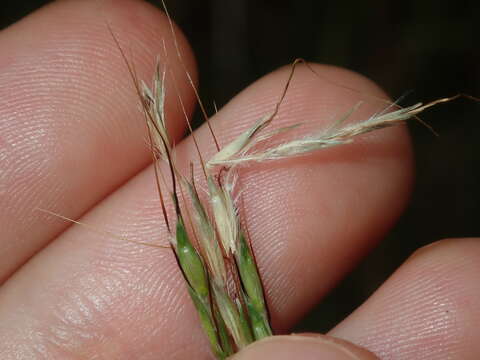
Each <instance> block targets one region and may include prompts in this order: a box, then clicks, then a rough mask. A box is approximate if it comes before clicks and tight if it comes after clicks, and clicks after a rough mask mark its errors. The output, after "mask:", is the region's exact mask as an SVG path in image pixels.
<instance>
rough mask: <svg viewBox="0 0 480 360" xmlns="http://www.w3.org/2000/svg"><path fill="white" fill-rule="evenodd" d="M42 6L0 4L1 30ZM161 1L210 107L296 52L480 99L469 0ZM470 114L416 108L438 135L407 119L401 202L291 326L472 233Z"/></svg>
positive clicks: (395, 83) (390, 81)
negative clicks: (408, 158) (186, 45)
mask: <svg viewBox="0 0 480 360" xmlns="http://www.w3.org/2000/svg"><path fill="white" fill-rule="evenodd" d="M79 1H81V0H79ZM151 2H152V3H158V1H157V2H156V1H154V0H152V1H151ZM45 3H47V1H42V0H36V1H34V0H30V1H27V0H22V1H13V0H7V1H5V0H3V1H2V4H1V6H0V28H3V27H5V26H8V24H10V23H12V22H14V21H16V20H17V19H19V18H21V17H23V16H25V15H26V14H28V13H29V12H31V11H33V10H34V9H36V8H38V7H40V6H42V5H43V4H45ZM167 6H168V8H169V10H170V12H171V15H172V17H173V18H174V20H175V21H176V22H177V23H178V24H179V25H180V27H181V28H182V29H183V31H184V32H185V33H186V34H187V37H188V38H189V39H190V41H191V44H192V46H193V48H194V50H195V53H196V55H197V59H198V62H199V67H200V74H201V78H200V84H201V94H202V98H204V99H207V101H212V100H213V99H214V100H215V101H216V103H217V104H218V105H219V107H220V106H222V105H223V104H224V103H225V102H226V101H227V100H228V99H230V98H231V97H232V96H233V95H235V94H236V93H238V92H239V91H240V90H241V89H243V88H244V87H245V86H247V85H248V84H249V83H251V82H252V81H253V80H255V79H257V78H259V77H261V76H262V75H265V74H266V73H268V72H270V71H272V70H274V69H275V68H277V67H279V66H281V65H285V64H288V63H291V62H292V61H293V60H294V59H295V58H297V57H303V58H305V59H308V60H309V61H315V62H324V63H330V64H335V65H339V66H344V67H347V68H349V69H352V70H355V71H357V72H360V73H362V74H364V75H366V76H368V77H369V78H371V79H373V80H374V81H376V82H377V83H378V84H380V86H382V87H383V88H384V89H386V90H387V92H388V93H389V94H390V95H391V96H392V98H397V97H399V96H401V95H402V94H404V93H405V92H406V91H408V90H414V92H413V94H412V95H410V96H409V97H408V99H407V100H408V101H407V103H408V104H410V103H415V102H417V101H429V100H433V99H436V98H441V97H445V96H449V95H454V94H456V93H459V92H462V93H468V94H471V95H474V96H477V97H479V96H480V51H479V46H478V44H479V41H478V35H479V34H480V33H479V31H478V29H479V25H478V22H479V18H480V2H479V1H478V0H476V1H474V0H472V1H446V0H416V1H415V0H411V1H408V0H407V1H387V0H372V1H358V0H350V1H349V0H343V1H342V0H340V1H320V0H262V1H260V0H258V1H254V0H210V1H207V0H175V1H173V0H170V1H167ZM0 56H1V54H0ZM479 110H480V103H475V102H473V101H466V100H460V101H457V102H455V103H450V104H447V105H442V106H438V107H437V108H434V109H432V110H429V111H428V112H427V113H425V114H423V115H422V119H423V120H424V121H426V122H428V123H430V124H431V125H432V126H433V127H434V128H435V130H436V131H437V132H438V133H439V134H440V136H439V137H435V136H434V135H432V133H431V132H429V131H428V130H426V129H425V128H424V127H422V126H419V125H418V124H416V123H412V124H411V125H410V129H411V133H412V138H413V142H414V147H415V153H416V172H417V177H416V185H415V189H414V194H413V197H412V201H411V203H410V206H409V207H408V209H407V211H406V212H405V213H404V215H403V216H402V218H401V219H400V221H399V222H398V224H397V225H396V226H395V227H394V228H393V229H392V231H391V232H390V233H389V235H388V236H387V238H386V239H385V241H383V242H382V244H381V245H380V246H379V247H378V248H377V249H376V250H375V251H374V252H373V253H372V254H371V255H370V256H369V257H368V258H367V259H366V260H365V261H363V262H362V263H361V264H360V265H359V266H358V267H357V268H356V270H355V271H354V273H352V274H351V275H350V276H348V277H347V278H346V279H345V280H344V281H343V282H342V283H341V284H340V285H339V286H338V287H337V289H335V290H334V291H333V292H332V293H331V295H329V296H328V297H327V298H326V299H324V301H323V302H322V303H321V304H320V305H319V306H318V307H317V308H316V309H315V310H314V311H313V312H312V314H311V315H309V316H307V317H306V318H305V319H304V321H303V322H302V323H301V324H300V325H299V326H298V328H297V329H296V330H297V331H299V330H309V331H326V330H328V329H329V328H331V327H332V326H333V325H334V324H335V323H336V322H338V321H340V320H341V319H343V318H344V317H345V316H346V315H347V314H349V313H350V312H351V311H352V310H353V309H354V308H355V307H357V306H358V305H359V304H361V303H362V302H363V301H364V300H365V299H366V298H367V297H368V296H369V295H370V294H371V293H372V292H373V291H374V290H375V289H376V288H377V287H378V286H379V285H380V284H381V283H382V282H383V281H384V280H385V279H386V278H387V277H388V276H389V274H391V273H392V272H393V271H394V270H395V268H397V267H398V266H399V265H400V264H401V263H402V262H403V261H404V260H405V258H406V257H407V256H408V255H409V254H411V253H412V252H413V251H414V250H415V249H417V248H419V247H420V246H422V245H425V244H429V243H431V242H434V241H436V240H439V239H442V238H445V237H462V236H479V235H480V225H479V224H478V215H479V214H480V206H479V203H478V200H480V190H479V188H480V187H479V186H478V185H479V184H480V167H479V166H477V164H478V160H479V158H480V142H479V141H478V137H479V135H480V117H479V115H480V111H479Z"/></svg>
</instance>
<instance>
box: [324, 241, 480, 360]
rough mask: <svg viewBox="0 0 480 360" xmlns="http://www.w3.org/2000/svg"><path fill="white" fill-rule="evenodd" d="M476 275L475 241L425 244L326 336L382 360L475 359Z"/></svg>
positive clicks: (479, 260) (479, 316)
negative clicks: (350, 343) (348, 343)
mask: <svg viewBox="0 0 480 360" xmlns="http://www.w3.org/2000/svg"><path fill="white" fill-rule="evenodd" d="M479 272H480V241H479V239H452V240H444V241H440V242H438V243H436V244H434V245H430V246H427V247H425V248H423V249H421V250H420V251H417V252H416V253H415V254H414V255H413V256H412V257H411V258H410V259H409V260H407V262H406V263H405V264H403V265H402V267H400V269H398V270H397V271H396V272H395V274H393V276H392V277H391V278H390V279H389V280H388V281H387V282H386V283H385V284H384V285H383V286H382V287H381V288H380V289H378V290H377V291H376V292H375V294H373V296H372V297H371V298H370V299H368V300H367V302H366V303H365V304H363V305H362V306H361V307H360V308H359V309H357V310H356V311H355V312H354V313H353V314H352V315H350V316H349V317H348V318H347V319H346V320H344V321H343V322H342V323H341V324H339V325H338V326H337V327H336V328H335V329H333V330H332V331H331V334H332V336H336V337H340V338H343V339H347V340H349V341H353V342H355V343H357V344H360V345H362V346H365V347H366V348H368V349H369V350H371V351H373V352H374V353H375V354H377V356H379V357H380V358H381V359H395V360H401V359H408V360H417V359H418V360H420V359H431V360H437V359H438V360H440V359H452V360H456V359H458V360H460V359H462V360H469V359H472V360H473V359H477V358H478V354H479V353H480V345H479V344H480V334H479V332H478V326H477V324H478V323H479V321H480V302H479V301H478V300H477V299H478V298H479V296H480V285H479V282H478V274H479Z"/></svg>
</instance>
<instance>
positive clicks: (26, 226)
mask: <svg viewBox="0 0 480 360" xmlns="http://www.w3.org/2000/svg"><path fill="white" fill-rule="evenodd" d="M107 24H110V26H111V27H112V30H113V32H114V33H115V36H116V37H118V39H119V41H120V42H121V44H122V47H123V48H124V51H125V52H126V54H127V56H128V57H129V58H130V59H129V60H130V61H131V62H132V63H133V64H134V66H135V68H136V71H137V72H138V77H139V78H141V79H150V78H151V73H152V70H153V68H154V65H155V58H156V57H157V56H158V55H161V54H163V45H162V40H165V42H166V46H167V51H168V52H169V53H171V54H175V50H174V46H173V41H172V39H171V32H170V29H169V24H168V21H167V20H166V18H165V16H164V14H162V13H160V12H159V11H158V10H156V9H155V8H153V7H152V6H149V5H147V4H145V3H143V2H140V1H130V0H122V1H94V0H88V1H61V2H60V1H59V2H55V3H53V4H51V5H50V6H47V7H45V8H44V9H41V10H40V11H38V12H36V13H35V14H33V15H31V16H29V17H27V18H26V19H24V20H22V21H20V22H19V23H17V24H16V25H14V26H12V27H10V28H8V29H6V30H5V31H3V32H1V33H0V49H3V51H2V58H1V61H0V74H1V75H0V134H1V135H0V150H1V151H0V153H1V155H0V169H2V170H1V172H0V202H1V203H2V207H1V208H0V229H2V231H1V234H0V248H1V249H2V250H1V251H0V283H1V282H2V280H4V279H5V278H6V277H7V276H8V275H9V274H11V273H12V272H13V271H14V270H15V269H16V268H17V267H18V266H19V265H21V264H22V263H24V262H25V261H26V259H28V258H29V257H31V256H32V255H33V254H34V253H35V252H36V251H38V249H40V248H41V247H43V246H44V245H45V244H46V243H47V242H48V241H49V240H50V239H51V238H52V237H54V235H56V234H58V233H59V232H60V231H61V230H62V229H64V228H65V226H66V223H61V222H52V221H48V217H46V216H43V215H42V214H41V213H39V212H36V211H35V208H37V207H38V208H43V209H47V210H50V211H54V212H57V213H60V214H62V215H65V216H69V217H78V216H79V215H80V214H82V213H83V212H85V211H86V210H87V209H88V208H90V207H91V206H92V205H93V204H95V203H96V202H98V201H99V200H100V199H102V198H103V197H105V196H106V195H107V194H108V193H110V192H111V191H113V190H114V189H115V188H116V187H118V186H119V185H120V184H122V183H124V182H125V181H126V180H127V179H128V178H130V177H131V176H133V175H134V174H135V173H137V172H138V171H139V170H140V169H142V168H143V167H145V166H146V165H147V164H148V163H149V161H150V160H151V156H150V154H149V150H148V146H147V145H146V142H145V135H144V126H145V125H144V123H143V122H142V118H141V113H140V111H139V101H138V97H137V95H136V92H135V90H134V86H133V82H132V79H130V77H129V75H128V71H127V67H126V65H125V63H124V61H123V59H122V57H121V55H120V51H119V49H118V48H117V47H116V44H115V41H114V39H113V38H112V36H111V34H110V33H109V30H108V27H107ZM177 33H178V34H179V32H178V31H177ZM179 43H180V46H181V48H182V52H183V54H184V59H185V62H186V64H187V67H188V68H189V69H190V71H194V60H193V57H192V54H191V52H190V49H189V48H188V45H187V43H186V40H185V39H184V38H183V37H182V36H180V34H179ZM162 59H163V61H164V62H165V61H166V59H165V57H162ZM168 67H169V70H172V71H175V72H177V73H178V75H177V77H179V78H180V77H181V76H180V74H184V71H183V69H182V66H181V65H180V63H179V62H178V61H172V62H171V63H170V64H169V65H168ZM170 85H171V83H170ZM170 85H169V87H168V88H167V92H168V93H175V91H174V89H173V87H172V86H170ZM180 94H181V96H182V97H183V99H184V101H185V103H186V104H187V108H188V109H187V110H188V111H190V110H191V109H192V107H193V101H192V100H193V97H192V92H191V89H190V88H189V87H188V85H187V84H186V83H184V82H183V83H182V84H181V86H180ZM168 99H169V100H168V101H167V104H166V112H167V116H168V118H169V123H170V125H171V126H170V127H171V130H172V131H171V132H172V134H173V135H172V136H173V138H174V139H177V140H178V139H179V138H180V137H181V134H182V132H183V129H184V123H185V121H184V120H183V115H181V114H182V113H181V112H180V108H179V105H178V103H177V102H175V101H174V100H175V96H169V97H168Z"/></svg>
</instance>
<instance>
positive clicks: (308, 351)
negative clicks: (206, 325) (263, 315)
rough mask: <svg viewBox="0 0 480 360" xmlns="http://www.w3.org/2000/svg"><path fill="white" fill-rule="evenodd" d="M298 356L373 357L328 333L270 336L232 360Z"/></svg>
mask: <svg viewBox="0 0 480 360" xmlns="http://www.w3.org/2000/svg"><path fill="white" fill-rule="evenodd" d="M255 359H267V360H268V359H275V360H283V359H299V360H310V359H311V360H314V359H322V360H375V359H378V358H377V357H376V356H375V355H373V354H372V353H370V352H369V351H367V350H365V349H362V348H360V347H358V346H356V345H354V344H352V343H349V342H347V341H344V340H339V339H335V338H332V337H329V336H322V335H318V334H309V335H308V336H305V335H304V336H299V335H291V336H274V337H271V338H266V339H264V340H262V341H258V342H255V343H253V344H252V345H250V346H248V347H247V348H245V349H244V350H242V351H241V352H240V353H238V354H237V355H235V356H233V357H232V360H255Z"/></svg>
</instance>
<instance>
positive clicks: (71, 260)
mask: <svg viewBox="0 0 480 360" xmlns="http://www.w3.org/2000/svg"><path fill="white" fill-rule="evenodd" d="M317 71H318V72H320V73H322V74H324V75H325V76H327V77H329V78H330V79H335V80H336V81H338V82H339V83H343V84H347V85H349V86H350V87H353V88H357V89H360V91H364V92H366V93H370V94H371V93H374V94H379V90H378V88H376V87H375V86H374V85H373V84H372V83H370V82H368V81H367V80H366V79H364V78H362V77H360V76H358V75H355V74H353V73H351V72H348V71H345V70H340V69H337V68H332V67H326V66H318V67H317ZM288 72H289V69H283V70H281V71H278V72H275V73H273V74H271V75H269V76H267V77H266V78H264V79H262V80H260V81H259V82H258V83H256V84H254V85H252V86H251V87H250V88H248V89H247V90H245V91H244V92H243V93H242V94H241V95H239V96H238V97H237V98H235V99H234V100H233V101H232V102H231V103H230V104H229V105H227V106H226V107H225V108H224V109H223V110H222V111H220V112H219V113H218V115H217V116H216V117H215V119H214V121H212V126H213V128H214V129H215V131H216V133H217V134H219V141H220V142H221V144H222V145H223V144H225V143H226V142H227V141H228V139H232V138H233V137H234V136H235V134H239V133H240V132H241V131H242V130H244V129H245V128H246V127H248V126H251V124H252V123H253V122H254V121H255V120H256V119H258V118H260V117H261V116H263V115H264V114H265V113H267V112H270V111H271V109H272V108H273V106H274V104H275V102H276V101H277V99H278V95H279V93H280V92H281V88H282V86H283V84H284V83H285V79H286V78H287V76H288ZM357 100H358V93H352V92H345V89H343V88H341V87H339V86H335V85H332V84H330V83H325V82H322V81H319V80H318V79H316V78H315V77H314V76H312V74H311V73H310V72H309V71H307V70H305V69H303V71H300V72H298V73H297V74H296V76H295V82H294V83H293V84H292V89H291V91H290V92H289V94H288V97H287V99H286V101H285V103H284V104H283V105H282V108H281V112H282V115H280V116H279V118H278V119H277V122H276V125H277V126H283V125H287V124H292V123H297V122H303V123H305V127H306V128H307V130H312V129H314V128H318V127H321V126H322V124H323V125H326V124H327V123H329V122H330V121H332V120H331V119H332V118H333V117H334V115H337V116H338V115H339V114H342V113H344V112H345V111H346V110H348V109H349V108H350V107H351V106H352V105H353V104H355V103H356V102H357ZM370 110H372V109H370ZM365 111H366V112H367V113H369V114H370V112H369V111H368V109H365ZM357 115H358V116H365V114H361V113H357ZM293 135H295V134H291V135H289V136H293ZM296 135H298V134H296ZM197 139H198V141H199V143H200V146H201V148H202V151H204V152H205V153H211V152H212V151H213V148H214V145H213V141H212V140H211V137H210V135H209V134H208V132H207V131H206V129H205V128H202V129H200V130H199V132H198V133H197ZM193 148H194V147H193V145H192V139H191V138H190V139H187V140H186V141H185V142H184V143H182V144H180V145H179V147H178V151H177V154H176V158H177V159H178V161H179V167H180V168H181V167H182V166H183V169H182V168H181V170H185V167H188V160H189V159H191V158H192V157H194V156H195V155H194V150H193ZM410 165H411V163H410V152H409V147H408V138H407V136H406V133H405V131H404V129H402V128H398V129H390V130H388V129H387V130H382V131H380V132H378V133H377V134H376V135H375V134H372V135H371V136H366V137H363V138H362V139H361V140H360V141H358V142H356V143H354V144H351V145H348V146H346V147H343V148H340V147H339V148H337V149H335V148H332V149H331V150H328V151H325V152H321V153H320V152H319V153H317V154H314V155H312V156H306V157H302V158H296V159H293V160H291V161H284V162H277V163H270V164H265V165H258V166H257V165H256V166H255V167H254V166H251V167H250V168H248V169H246V170H248V171H245V172H243V173H242V175H241V190H242V194H243V201H241V202H240V203H239V205H242V206H244V208H243V210H244V211H243V213H244V214H246V215H247V216H248V217H249V218H248V221H247V226H248V230H249V234H250V236H251V239H252V245H253V247H254V250H255V254H256V257H257V259H258V262H259V265H260V271H261V273H262V276H263V279H264V283H265V285H266V289H267V298H268V302H269V304H270V309H271V314H272V317H273V322H274V325H275V328H276V329H277V331H281V330H282V329H285V328H287V327H288V326H290V325H292V323H293V321H295V320H296V319H298V317H299V316H301V315H303V313H304V312H305V311H306V310H307V309H308V307H309V306H310V305H312V304H313V303H314V302H315V301H317V300H318V298H319V297H321V296H322V295H323V294H324V293H325V292H326V291H327V290H328V289H329V288H330V287H332V286H333V284H334V283H335V282H336V281H337V280H338V279H339V278H340V277H341V276H342V274H343V273H345V271H347V270H348V269H350V268H351V266H353V263H354V262H355V261H356V259H357V258H358V257H360V256H361V255H362V253H363V252H364V251H366V249H367V248H369V247H370V246H371V245H372V244H373V243H374V242H375V240H376V239H377V238H379V237H380V236H381V235H382V233H383V232H384V231H386V229H387V228H388V226H389V224H390V223H392V221H393V220H394V219H395V217H396V216H398V214H399V212H400V211H401V209H402V207H403V205H404V202H405V199H406V198H407V193H408V189H409V180H410ZM153 176H154V175H153V171H152V169H148V170H146V171H144V172H142V173H141V174H139V176H137V177H136V178H134V179H133V180H132V181H130V182H129V183H127V184H126V185H125V186H123V187H122V188H121V189H120V190H119V191H117V192H116V193H115V194H113V195H112V196H110V197H109V198H108V199H107V200H106V201H104V202H102V203H101V204H100V205H99V206H98V207H97V208H95V210H94V211H92V212H91V213H90V214H89V215H88V216H87V217H86V218H85V219H83V221H85V222H87V223H89V224H92V225H97V226H99V227H101V228H106V229H109V230H112V231H114V232H116V233H118V234H123V235H125V236H126V237H128V238H129V239H132V240H137V241H144V242H149V241H155V240H156V239H158V240H157V241H156V242H157V243H158V242H160V243H161V242H163V243H166V240H167V238H168V235H167V234H166V231H165V224H163V220H162V218H161V210H160V207H159V205H158V201H157V200H156V199H157V195H156V193H155V186H154V180H153ZM45 288H48V289H49V291H48V292H45V291H44V289H45ZM37 292H38V293H42V294H45V295H44V296H42V298H41V299H38V298H37V299H35V302H31V301H29V299H31V296H27V294H34V293H37ZM13 308H16V309H21V311H20V312H17V313H15V312H14V311H13V310H11V309H13ZM0 309H1V310H0V319H2V321H1V322H2V323H4V324H7V323H10V324H12V323H13V324H15V326H14V327H11V326H10V327H9V328H5V327H3V328H0V339H8V344H11V345H10V348H9V351H11V352H14V351H16V350H15V349H16V346H17V345H15V344H18V343H19V340H20V339H21V338H22V337H24V336H25V334H27V333H28V334H36V335H35V336H34V337H33V338H32V339H31V341H32V343H34V344H44V343H45V341H47V340H46V339H45V338H44V336H43V334H44V333H45V332H44V331H43V330H41V329H45V327H48V329H50V330H49V334H52V333H55V334H57V335H55V334H54V335H53V338H54V339H56V340H55V341H56V342H54V346H51V347H50V349H49V351H51V353H52V354H57V353H58V352H62V351H67V352H68V353H73V354H78V353H81V354H83V356H86V357H88V356H93V354H109V357H114V358H119V359H121V358H125V357H126V358H128V356H129V354H130V355H131V354H136V356H139V354H144V356H145V358H149V356H151V358H155V356H158V354H159V353H161V354H162V355H163V356H165V357H173V358H175V357H176V358H188V357H189V356H193V355H194V354H195V356H200V357H202V356H205V357H206V356H207V355H206V354H208V353H209V352H208V345H207V342H206V340H205V337H204V336H203V333H202V331H201V329H200V326H199V324H198V320H197V316H196V314H195V312H194V310H193V307H192V305H191V301H190V299H189V297H188V295H187V293H186V291H185V286H184V283H183V279H182V276H181V274H180V272H179V270H178V268H177V264H176V262H175V259H174V257H173V256H172V254H171V253H170V252H169V251H166V250H164V249H157V250H155V249H151V248H148V247H142V246H139V245H135V244H131V243H127V242H122V241H119V240H117V239H113V238H108V237H99V236H98V235H96V234H92V233H89V232H86V231H85V230H84V229H83V228H79V227H73V228H71V229H70V230H69V231H68V232H67V233H65V234H63V235H62V236H61V238H59V239H58V240H57V241H55V242H54V243H52V244H51V245H50V246H49V247H48V248H46V249H45V250H44V251H42V253H40V254H38V255H37V256H36V257H35V258H34V259H33V260H31V261H30V262H29V263H28V264H27V265H26V266H25V267H24V268H23V269H22V270H21V271H19V272H18V273H17V274H16V276H15V277H13V278H12V279H10V281H9V282H7V283H6V285H5V286H4V288H3V289H2V291H1V292H0ZM69 314H70V315H69ZM60 328H61V329H62V330H61V334H62V335H58V334H59V333H58V332H57V330H58V329H60ZM112 329H115V331H112ZM92 334H94V335H92ZM57 336H61V339H58V338H57ZM100 339H103V340H100ZM48 341H50V342H49V344H51V342H52V340H51V339H50V340H48ZM126 349H129V351H130V353H128V352H126V351H127V350H126ZM26 351H33V350H32V349H27V350H26ZM29 354H30V353H29ZM150 354H151V355H150ZM154 354H157V355H154ZM199 354H200V355H199Z"/></svg>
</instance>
